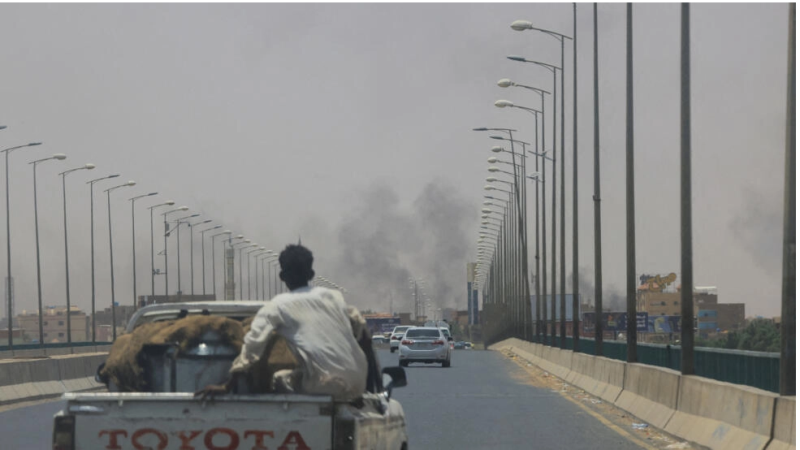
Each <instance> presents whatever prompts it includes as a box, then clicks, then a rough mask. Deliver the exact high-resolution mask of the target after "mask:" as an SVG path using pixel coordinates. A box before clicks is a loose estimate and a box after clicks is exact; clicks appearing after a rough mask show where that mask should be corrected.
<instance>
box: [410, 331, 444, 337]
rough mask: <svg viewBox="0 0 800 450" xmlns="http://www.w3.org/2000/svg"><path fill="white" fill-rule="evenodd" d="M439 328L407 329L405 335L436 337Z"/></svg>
mask: <svg viewBox="0 0 800 450" xmlns="http://www.w3.org/2000/svg"><path fill="white" fill-rule="evenodd" d="M439 336H440V335H439V330H408V332H407V333H406V337H410V338H421V337H430V338H438V337H439Z"/></svg>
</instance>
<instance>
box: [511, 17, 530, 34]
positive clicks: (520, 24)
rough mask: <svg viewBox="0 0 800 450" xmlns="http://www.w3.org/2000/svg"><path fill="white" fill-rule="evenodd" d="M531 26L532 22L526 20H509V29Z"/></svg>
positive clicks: (523, 28) (517, 29) (523, 29)
mask: <svg viewBox="0 0 800 450" xmlns="http://www.w3.org/2000/svg"><path fill="white" fill-rule="evenodd" d="M531 28H533V24H532V23H530V22H528V21H527V20H515V21H513V22H511V29H512V30H515V31H525V30H530V29H531Z"/></svg>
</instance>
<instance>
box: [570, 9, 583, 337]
mask: <svg viewBox="0 0 800 450" xmlns="http://www.w3.org/2000/svg"><path fill="white" fill-rule="evenodd" d="M578 289H579V285H578V4H577V3H573V4H572V351H574V352H577V351H580V347H581V346H580V330H579V329H578V328H579V322H578V320H579V317H578V314H579V312H580V308H581V305H580V298H579V294H578Z"/></svg>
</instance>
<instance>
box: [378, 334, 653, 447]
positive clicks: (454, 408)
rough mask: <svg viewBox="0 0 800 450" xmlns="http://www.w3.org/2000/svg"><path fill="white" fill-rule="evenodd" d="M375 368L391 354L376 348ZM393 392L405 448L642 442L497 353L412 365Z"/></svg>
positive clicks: (390, 360)
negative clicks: (405, 432)
mask: <svg viewBox="0 0 800 450" xmlns="http://www.w3.org/2000/svg"><path fill="white" fill-rule="evenodd" d="M379 355H380V356H379V358H380V360H381V365H382V367H386V366H390V365H392V366H396V365H398V364H397V361H398V358H397V354H396V353H395V354H391V353H389V352H388V351H386V350H381V351H380V352H379ZM406 376H407V378H408V386H407V387H404V388H399V389H397V390H395V391H394V392H393V398H395V399H397V400H398V401H399V402H400V403H401V404H402V405H403V409H404V411H405V414H406V420H407V429H408V434H409V441H410V442H409V449H412V450H418V449H426V450H428V449H491V450H503V449H548V450H550V449H552V450H557V449H569V450H579V449H614V450H628V449H641V448H642V447H640V446H638V445H636V444H635V443H633V442H632V441H630V440H628V439H626V438H625V437H623V436H621V435H620V434H618V433H617V432H615V431H613V430H612V429H610V428H608V427H606V426H605V425H603V424H602V423H601V422H599V421H598V420H597V419H595V418H594V417H592V416H591V415H589V414H588V413H587V412H586V411H584V410H583V409H582V408H580V407H579V406H577V405H575V404H574V403H571V402H569V401H567V400H565V399H564V398H563V397H562V396H561V395H559V394H558V393H554V392H552V390H551V389H549V388H541V387H536V386H532V385H531V384H529V383H527V382H526V381H525V380H526V379H528V378H529V375H528V374H527V373H526V372H525V371H524V370H522V369H521V368H520V367H519V366H518V365H517V364H515V363H514V362H512V361H510V360H509V359H508V358H505V357H504V356H503V355H502V354H500V353H497V352H493V351H484V350H455V351H454V352H453V357H452V366H451V367H449V368H446V369H444V368H442V367H441V366H440V365H433V364H430V365H426V364H411V365H410V366H409V367H407V368H406Z"/></svg>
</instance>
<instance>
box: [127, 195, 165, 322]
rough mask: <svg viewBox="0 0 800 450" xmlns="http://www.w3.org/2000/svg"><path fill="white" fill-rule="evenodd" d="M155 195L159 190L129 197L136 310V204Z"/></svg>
mask: <svg viewBox="0 0 800 450" xmlns="http://www.w3.org/2000/svg"><path fill="white" fill-rule="evenodd" d="M153 195H158V192H151V193H149V194H142V195H137V196H136V197H132V198H129V199H128V200H129V201H130V202H131V245H132V246H131V250H132V251H131V254H132V255H133V310H134V311H136V308H137V306H138V305H137V301H136V299H137V297H136V220H135V219H136V213H135V208H134V204H135V203H136V200H139V199H140V198H145V197H151V196H153Z"/></svg>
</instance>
